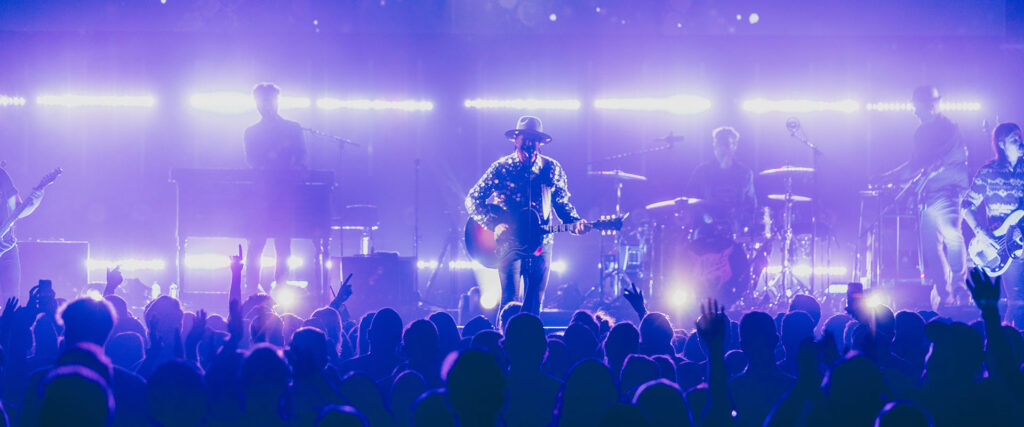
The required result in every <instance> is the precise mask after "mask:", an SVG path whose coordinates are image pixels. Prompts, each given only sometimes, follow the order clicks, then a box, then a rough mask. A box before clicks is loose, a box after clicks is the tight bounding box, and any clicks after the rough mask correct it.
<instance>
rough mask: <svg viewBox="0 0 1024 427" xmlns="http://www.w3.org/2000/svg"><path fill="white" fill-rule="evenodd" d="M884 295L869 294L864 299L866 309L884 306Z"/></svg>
mask: <svg viewBox="0 0 1024 427" xmlns="http://www.w3.org/2000/svg"><path fill="white" fill-rule="evenodd" d="M885 300H886V298H885V294H883V293H881V292H871V293H870V294H868V296H867V297H865V298H864V303H865V304H867V306H868V307H877V306H880V305H884V304H885Z"/></svg>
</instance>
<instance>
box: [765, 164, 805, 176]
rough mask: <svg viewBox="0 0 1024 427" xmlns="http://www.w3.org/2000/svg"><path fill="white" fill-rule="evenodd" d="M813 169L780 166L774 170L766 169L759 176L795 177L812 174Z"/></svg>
mask: <svg viewBox="0 0 1024 427" xmlns="http://www.w3.org/2000/svg"><path fill="white" fill-rule="evenodd" d="M813 172H814V168H805V167H802V166H788V165H787V166H782V167H778V168H775V169H766V170H763V171H761V173H759V175H795V174H804V173H813Z"/></svg>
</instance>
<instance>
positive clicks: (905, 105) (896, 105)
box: [864, 101, 981, 112]
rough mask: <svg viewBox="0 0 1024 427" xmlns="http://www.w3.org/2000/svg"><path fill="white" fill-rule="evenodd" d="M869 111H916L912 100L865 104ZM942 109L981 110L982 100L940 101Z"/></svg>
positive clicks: (940, 108)
mask: <svg viewBox="0 0 1024 427" xmlns="http://www.w3.org/2000/svg"><path fill="white" fill-rule="evenodd" d="M864 109H865V110H868V111H881V112H888V111H914V104H913V103H910V102H874V103H869V104H866V105H864ZM939 110H940V111H981V103H980V102H955V101H949V102H939Z"/></svg>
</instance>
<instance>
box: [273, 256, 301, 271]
mask: <svg viewBox="0 0 1024 427" xmlns="http://www.w3.org/2000/svg"><path fill="white" fill-rule="evenodd" d="M275 262H277V261H276V260H275ZM287 264H288V269H289V270H298V269H300V268H302V265H303V264H305V261H303V259H302V258H299V257H297V256H293V257H288V261H287Z"/></svg>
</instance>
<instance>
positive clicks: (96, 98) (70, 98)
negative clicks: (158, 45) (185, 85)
mask: <svg viewBox="0 0 1024 427" xmlns="http://www.w3.org/2000/svg"><path fill="white" fill-rule="evenodd" d="M36 105H46V106H53V107H71V108H75V107H152V106H154V105H156V98H154V97H152V96H150V95H78V94H64V95H40V96H37V97H36Z"/></svg>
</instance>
